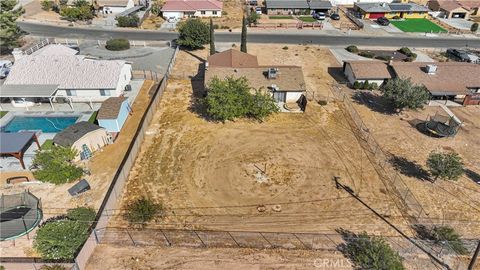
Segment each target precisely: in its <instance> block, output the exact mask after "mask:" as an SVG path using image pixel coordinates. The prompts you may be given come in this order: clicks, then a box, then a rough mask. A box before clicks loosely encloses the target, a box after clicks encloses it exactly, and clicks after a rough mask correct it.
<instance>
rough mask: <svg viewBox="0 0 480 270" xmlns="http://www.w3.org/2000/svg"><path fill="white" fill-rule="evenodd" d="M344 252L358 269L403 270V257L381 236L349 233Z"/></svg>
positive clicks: (343, 248)
mask: <svg viewBox="0 0 480 270" xmlns="http://www.w3.org/2000/svg"><path fill="white" fill-rule="evenodd" d="M346 238H347V239H346V244H345V245H344V246H343V247H342V252H343V253H344V254H345V255H346V256H347V257H348V258H349V259H350V260H351V261H352V262H353V264H354V265H355V266H356V267H357V268H358V269H371V270H386V269H388V270H403V269H404V267H403V264H402V257H400V255H399V254H398V252H396V251H395V250H393V249H392V248H391V247H390V246H389V245H388V243H387V242H386V241H385V240H384V239H383V238H381V237H377V236H369V235H367V233H365V232H363V233H361V234H358V235H357V234H354V233H348V235H347V237H346Z"/></svg>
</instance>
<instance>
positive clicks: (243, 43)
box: [240, 16, 247, 53]
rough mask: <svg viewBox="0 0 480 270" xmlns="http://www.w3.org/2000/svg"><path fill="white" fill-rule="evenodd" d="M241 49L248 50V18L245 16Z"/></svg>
mask: <svg viewBox="0 0 480 270" xmlns="http://www.w3.org/2000/svg"><path fill="white" fill-rule="evenodd" d="M240 51H242V52H244V53H246V52H247V20H246V19H245V16H243V18H242V36H241V40H240Z"/></svg>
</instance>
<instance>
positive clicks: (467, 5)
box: [432, 0, 480, 11]
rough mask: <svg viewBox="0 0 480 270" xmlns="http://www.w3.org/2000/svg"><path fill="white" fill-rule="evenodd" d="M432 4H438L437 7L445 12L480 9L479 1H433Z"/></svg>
mask: <svg viewBox="0 0 480 270" xmlns="http://www.w3.org/2000/svg"><path fill="white" fill-rule="evenodd" d="M432 2H434V3H438V6H439V7H440V8H441V9H443V10H446V11H452V10H455V9H457V8H463V9H465V10H468V11H470V10H472V9H475V8H480V1H478V0H434V1H432Z"/></svg>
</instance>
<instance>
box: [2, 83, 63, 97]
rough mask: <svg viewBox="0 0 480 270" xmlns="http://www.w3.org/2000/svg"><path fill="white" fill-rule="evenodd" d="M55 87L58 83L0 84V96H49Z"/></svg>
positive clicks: (55, 89) (56, 87) (53, 92)
mask: <svg viewBox="0 0 480 270" xmlns="http://www.w3.org/2000/svg"><path fill="white" fill-rule="evenodd" d="M57 89H58V84H38V85H32V84H6V85H5V84H4V85H2V86H0V97H14V98H32V97H51V96H53V94H55V92H56V91H57Z"/></svg>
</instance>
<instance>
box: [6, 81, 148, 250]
mask: <svg viewBox="0 0 480 270" xmlns="http://www.w3.org/2000/svg"><path fill="white" fill-rule="evenodd" d="M152 86H153V81H146V82H145V84H144V85H143V86H142V88H141V89H140V92H139V94H138V96H137V97H136V99H135V102H134V103H133V105H132V109H133V112H134V113H133V114H132V116H130V117H128V118H127V121H126V123H125V125H124V126H123V128H122V132H121V133H120V135H119V136H118V137H117V139H116V141H115V143H114V144H111V145H108V146H106V147H104V148H103V149H102V150H101V151H100V152H97V153H95V154H94V155H93V158H92V159H91V160H90V161H88V163H87V164H86V167H87V168H88V169H89V170H90V171H91V175H90V176H85V178H86V179H87V181H88V183H89V184H90V186H91V190H90V191H88V192H85V193H83V194H82V195H79V196H77V197H71V196H70V195H69V194H68V192H67V190H68V189H69V188H70V187H71V186H72V185H73V184H74V183H67V184H63V185H53V184H48V183H40V184H29V185H28V186H25V185H22V184H18V185H15V186H13V187H8V188H6V186H5V180H6V178H8V177H11V176H14V175H17V174H19V175H25V173H15V174H14V173H5V172H2V173H0V186H1V189H0V193H4V194H14V193H19V192H22V191H23V190H25V189H26V188H28V189H29V190H30V192H32V193H33V194H34V195H35V196H37V197H38V198H40V199H41V202H42V210H43V215H44V219H47V218H50V217H52V216H57V215H61V214H64V213H65V212H66V210H67V209H69V208H74V207H77V206H88V207H93V208H95V209H98V207H99V206H100V204H101V203H102V201H103V198H104V196H105V192H106V191H107V189H108V186H109V185H110V182H111V180H112V178H113V176H114V174H115V172H116V170H117V168H118V166H119V165H120V162H121V160H122V159H123V156H124V155H125V152H126V151H127V148H128V145H129V144H130V141H131V138H132V136H133V135H134V133H135V131H136V129H137V126H138V124H139V122H140V119H141V117H142V115H143V113H144V112H145V109H146V107H147V104H148V102H149V100H150V97H149V95H148V93H149V91H150V89H151V88H152ZM30 175H31V174H30ZM30 235H31V237H30V240H28V239H27V237H26V236H23V237H20V238H18V239H16V240H15V247H13V242H12V241H5V242H0V247H1V251H0V256H4V257H24V256H35V255H36V254H35V253H34V251H33V250H32V248H31V245H32V240H33V237H32V236H34V235H35V231H33V233H30Z"/></svg>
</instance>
